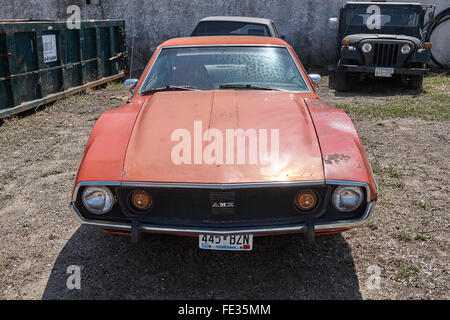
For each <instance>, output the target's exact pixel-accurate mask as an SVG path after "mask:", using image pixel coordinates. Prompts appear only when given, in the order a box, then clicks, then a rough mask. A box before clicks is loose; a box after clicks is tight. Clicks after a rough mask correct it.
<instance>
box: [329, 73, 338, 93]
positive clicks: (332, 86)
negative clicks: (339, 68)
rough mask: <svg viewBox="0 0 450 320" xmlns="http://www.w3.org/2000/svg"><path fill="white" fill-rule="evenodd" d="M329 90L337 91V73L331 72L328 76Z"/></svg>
mask: <svg viewBox="0 0 450 320" xmlns="http://www.w3.org/2000/svg"><path fill="white" fill-rule="evenodd" d="M328 88H330V89H336V71H330V73H329V74H328Z"/></svg>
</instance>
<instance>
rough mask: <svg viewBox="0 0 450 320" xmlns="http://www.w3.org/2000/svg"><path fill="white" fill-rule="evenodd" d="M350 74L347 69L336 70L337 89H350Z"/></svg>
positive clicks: (335, 85)
mask: <svg viewBox="0 0 450 320" xmlns="http://www.w3.org/2000/svg"><path fill="white" fill-rule="evenodd" d="M349 86H350V85H349V74H348V73H347V72H345V71H336V77H335V84H334V87H335V88H336V90H337V91H347V90H348V89H349Z"/></svg>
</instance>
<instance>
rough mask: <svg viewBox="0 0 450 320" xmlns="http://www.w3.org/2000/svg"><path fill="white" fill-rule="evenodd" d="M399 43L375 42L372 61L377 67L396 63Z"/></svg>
mask: <svg viewBox="0 0 450 320" xmlns="http://www.w3.org/2000/svg"><path fill="white" fill-rule="evenodd" d="M399 47H400V45H399V44H393V43H375V45H374V51H373V63H374V64H375V65H376V66H377V67H394V66H396V65H397V58H398V53H399Z"/></svg>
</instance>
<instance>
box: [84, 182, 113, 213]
mask: <svg viewBox="0 0 450 320" xmlns="http://www.w3.org/2000/svg"><path fill="white" fill-rule="evenodd" d="M81 200H82V201H83V204H84V207H85V208H86V209H87V210H88V211H89V212H91V213H93V214H105V213H108V212H109V211H110V210H111V209H112V207H113V206H114V196H113V194H112V192H111V190H109V189H108V188H106V187H87V188H85V189H84V190H83V193H82V195H81Z"/></svg>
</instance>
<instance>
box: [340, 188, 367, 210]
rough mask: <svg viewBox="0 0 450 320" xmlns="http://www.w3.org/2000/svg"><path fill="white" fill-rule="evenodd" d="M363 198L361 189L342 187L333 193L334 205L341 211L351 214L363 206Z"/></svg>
mask: <svg viewBox="0 0 450 320" xmlns="http://www.w3.org/2000/svg"><path fill="white" fill-rule="evenodd" d="M363 198H364V192H363V191H362V189H361V188H360V187H350V186H340V187H337V188H336V190H334V192H333V205H334V207H335V208H336V209H338V210H339V211H343V212H350V211H353V210H356V209H357V208H358V207H359V206H360V205H361V203H362V202H363Z"/></svg>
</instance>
